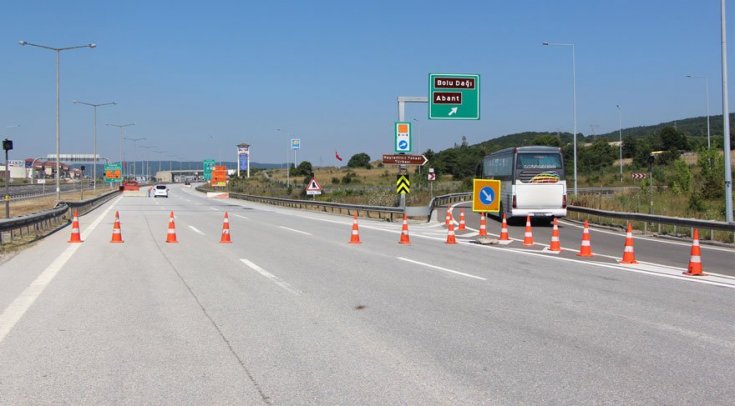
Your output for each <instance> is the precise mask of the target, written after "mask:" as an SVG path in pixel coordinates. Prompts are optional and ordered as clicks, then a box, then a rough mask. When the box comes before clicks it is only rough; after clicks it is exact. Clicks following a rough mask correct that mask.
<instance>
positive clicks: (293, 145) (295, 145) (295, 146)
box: [291, 138, 301, 150]
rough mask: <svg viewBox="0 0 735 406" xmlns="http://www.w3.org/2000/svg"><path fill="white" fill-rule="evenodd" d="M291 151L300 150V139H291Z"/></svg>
mask: <svg viewBox="0 0 735 406" xmlns="http://www.w3.org/2000/svg"><path fill="white" fill-rule="evenodd" d="M291 149H293V150H297V149H301V138H291Z"/></svg>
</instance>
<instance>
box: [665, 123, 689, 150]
mask: <svg viewBox="0 0 735 406" xmlns="http://www.w3.org/2000/svg"><path fill="white" fill-rule="evenodd" d="M658 136H659V138H660V139H661V149H662V150H666V151H674V150H677V151H686V150H688V149H689V142H688V141H687V136H686V134H684V133H683V132H681V131H679V130H677V129H676V128H674V127H672V126H666V127H664V128H663V129H662V130H661V132H660V133H659V135H658Z"/></svg>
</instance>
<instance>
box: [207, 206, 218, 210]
mask: <svg viewBox="0 0 735 406" xmlns="http://www.w3.org/2000/svg"><path fill="white" fill-rule="evenodd" d="M209 208H210V209H212V210H219V209H218V208H216V207H211V206H210V207H209Z"/></svg>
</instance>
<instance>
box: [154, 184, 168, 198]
mask: <svg viewBox="0 0 735 406" xmlns="http://www.w3.org/2000/svg"><path fill="white" fill-rule="evenodd" d="M159 196H161V197H166V198H167V197H168V186H166V185H156V186H154V187H153V197H159Z"/></svg>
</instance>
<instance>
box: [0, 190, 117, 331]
mask: <svg viewBox="0 0 735 406" xmlns="http://www.w3.org/2000/svg"><path fill="white" fill-rule="evenodd" d="M120 199H122V196H120V197H118V198H117V200H116V201H115V202H114V203H113V204H111V205H110V207H108V208H107V210H105V211H104V212H102V214H100V215H99V217H97V219H95V220H94V221H93V222H92V224H90V225H89V227H87V228H86V231H85V233H84V236H82V240H84V239H85V238H86V236H87V235H89V234H90V233H91V232H92V231H93V230H94V229H95V228H96V227H97V225H98V224H100V222H102V219H103V218H105V217H106V216H107V213H109V212H110V210H112V208H113V207H115V205H116V204H117V203H118V202H119V201H120ZM81 246H82V244H71V245H70V246H69V247H67V248H66V249H65V250H64V251H63V252H62V253H61V254H60V255H59V256H58V257H56V259H55V260H54V261H53V262H51V264H50V265H49V266H48V267H46V269H44V270H43V272H41V274H40V275H38V276H37V277H36V279H35V280H34V281H33V282H31V284H30V285H29V286H28V287H27V288H26V289H25V290H24V291H23V292H22V293H21V294H20V295H19V296H18V297H17V298H15V300H14V301H13V303H11V304H10V305H9V306H8V307H7V308H5V310H3V312H2V313H1V314H0V343H2V342H3V340H4V339H5V337H6V336H7V335H8V333H10V331H11V330H12V329H13V327H15V325H16V324H17V323H18V321H19V320H20V319H21V318H22V317H23V315H24V314H25V313H26V312H27V311H28V309H30V307H31V306H33V303H35V301H36V299H38V297H39V296H41V293H43V291H44V290H45V289H46V287H47V286H48V285H49V284H50V283H51V281H52V280H54V277H56V274H58V273H59V271H61V269H62V268H63V267H64V265H66V263H67V262H68V261H69V260H70V259H71V257H72V256H73V255H74V253H75V252H77V250H78V249H79V248H80V247H81Z"/></svg>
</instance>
